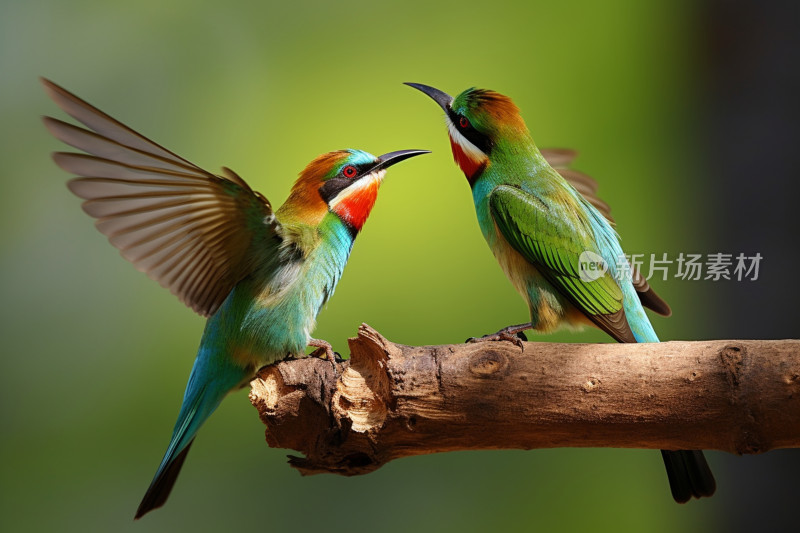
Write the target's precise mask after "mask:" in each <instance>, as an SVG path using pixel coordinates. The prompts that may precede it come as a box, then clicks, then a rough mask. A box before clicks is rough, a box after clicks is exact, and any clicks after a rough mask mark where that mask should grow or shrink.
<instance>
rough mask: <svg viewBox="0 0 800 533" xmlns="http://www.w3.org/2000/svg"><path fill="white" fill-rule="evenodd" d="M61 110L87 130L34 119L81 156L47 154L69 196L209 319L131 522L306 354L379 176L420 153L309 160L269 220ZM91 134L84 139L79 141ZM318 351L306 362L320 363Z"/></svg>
mask: <svg viewBox="0 0 800 533" xmlns="http://www.w3.org/2000/svg"><path fill="white" fill-rule="evenodd" d="M42 83H43V84H44V87H45V90H46V91H47V93H48V94H49V95H50V97H51V98H52V99H53V100H54V101H55V102H56V104H58V105H59V106H60V107H61V109H63V110H64V111H65V112H66V113H68V114H69V115H71V116H72V117H73V118H75V119H76V120H78V121H79V122H81V123H83V124H84V125H85V126H87V127H88V128H89V129H88V130H87V129H83V128H80V127H76V126H73V125H71V124H68V123H66V122H62V121H60V120H57V119H54V118H51V117H45V118H44V122H45V125H46V126H47V128H48V129H49V130H50V132H51V133H52V134H53V135H54V136H55V137H57V138H58V139H60V140H61V141H63V142H65V143H66V144H69V145H71V146H73V147H75V148H77V149H79V150H82V151H84V152H87V154H79V153H63V152H58V153H55V154H53V159H54V160H55V162H56V163H57V164H58V166H60V167H61V168H62V169H64V170H66V171H67V172H71V173H73V174H77V175H78V176H81V177H78V178H75V179H73V180H71V181H70V182H69V189H70V190H71V191H72V192H73V193H75V194H76V195H77V196H79V197H81V198H83V199H84V200H85V202H84V203H83V209H84V211H86V212H87V213H88V214H89V215H91V216H92V217H94V218H96V219H97V222H96V226H97V228H98V229H99V230H100V231H101V232H102V233H103V234H105V235H106V236H107V237H108V239H109V241H110V242H111V244H113V245H114V246H116V247H117V248H119V250H120V252H121V253H122V256H123V257H125V258H126V259H127V260H129V261H131V262H132V263H133V264H134V265H135V266H136V268H137V269H139V270H141V271H143V272H145V273H146V274H147V275H148V276H150V277H151V278H152V279H154V280H156V281H158V282H159V283H160V284H161V285H162V286H164V287H166V288H168V289H169V290H170V291H171V292H172V293H173V294H175V295H176V296H177V297H178V298H179V299H180V300H181V301H182V302H183V303H185V304H186V305H188V306H189V307H191V308H192V309H193V310H194V311H196V312H197V313H199V314H201V315H203V316H205V317H208V322H207V323H206V326H205V330H204V332H203V337H202V339H201V341H200V349H199V351H198V354H197V358H196V359H195V362H194V366H193V368H192V372H191V375H190V376H189V383H188V384H187V386H186V392H185V393H184V398H183V404H182V405H181V409H180V413H179V415H178V421H177V423H176V424H175V429H174V431H173V434H172V438H171V439H170V442H169V446H168V448H167V451H166V453H165V455H164V458H163V460H162V461H161V464H160V465H159V467H158V470H157V472H156V474H155V477H154V478H153V481H152V483H151V484H150V487H149V488H148V489H147V493H146V494H145V496H144V498H143V499H142V502H141V504H140V505H139V508H138V510H137V511H136V518H140V517H142V516H143V515H144V514H145V513H147V512H149V511H151V510H153V509H155V508H157V507H160V506H161V505H163V504H164V502H165V501H166V499H167V497H168V496H169V493H170V491H171V490H172V486H173V484H174V483H175V480H176V478H177V475H178V472H179V471H180V468H181V466H182V464H183V461H184V459H185V458H186V454H187V453H188V452H189V449H190V447H191V445H192V442H193V441H194V438H195V435H196V433H197V430H198V429H199V428H200V426H201V425H202V424H203V422H204V421H205V420H206V419H207V418H208V417H209V415H211V413H212V412H214V410H215V409H216V408H217V406H218V405H219V403H220V402H221V401H222V399H223V398H224V397H225V395H226V394H228V392H230V391H232V390H234V389H237V388H239V387H241V386H242V385H244V384H246V383H247V382H248V381H249V380H250V379H252V378H253V376H254V375H255V373H256V371H257V370H258V369H259V368H260V367H262V366H264V365H268V364H270V363H274V362H276V361H280V360H282V359H284V358H286V357H287V356H294V357H303V356H305V350H306V346H312V347H317V348H318V350H317V352H320V353H324V354H325V355H326V356H327V357H328V358H329V359H330V360H331V361H333V358H334V353H333V350H332V348H331V345H330V344H328V343H327V342H325V341H322V340H318V339H313V338H311V332H312V331H313V330H314V326H315V323H316V317H317V314H318V313H319V311H320V309H321V308H322V306H323V305H324V304H325V302H327V301H328V299H329V298H330V296H331V295H332V294H333V291H334V288H335V287H336V283H337V282H338V281H339V278H340V277H341V275H342V271H343V270H344V267H345V264H346V263H347V259H348V256H349V255H350V250H351V248H352V246H353V241H354V240H355V238H356V235H358V233H359V231H361V228H362V227H363V226H364V222H365V221H366V220H367V217H368V216H369V213H370V211H371V210H372V206H373V205H374V204H375V199H376V197H377V194H378V188H379V187H380V185H381V182H382V181H383V178H384V175H385V174H386V169H387V168H388V167H390V166H391V165H394V164H395V163H399V162H400V161H403V160H404V159H408V158H409V157H413V156H416V155H420V154H424V153H428V152H427V151H425V150H401V151H398V152H391V153H388V154H384V155H382V156H380V157H374V156H372V155H370V154H368V153H366V152H362V151H360V150H340V151H337V152H330V153H327V154H323V155H321V156H319V157H317V158H316V159H314V160H313V161H312V162H311V163H309V165H308V166H307V167H306V168H305V170H303V172H301V173H300V177H299V178H298V179H297V181H296V182H295V184H294V186H293V187H292V190H291V193H290V194H289V198H288V199H287V200H286V203H284V204H283V205H282V206H281V207H280V208H279V209H278V210H277V211H273V209H272V206H271V205H270V203H269V202H268V201H267V200H266V198H264V197H263V196H262V195H261V194H259V193H257V192H255V191H253V190H252V189H251V188H250V187H249V186H248V185H247V183H245V181H244V180H243V179H242V178H240V177H239V176H238V175H237V174H236V173H234V172H233V171H232V170H230V169H228V168H223V169H222V173H221V174H220V175H215V174H212V173H210V172H207V171H205V170H203V169H201V168H200V167H198V166H196V165H194V164H192V163H190V162H189V161H187V160H186V159H183V158H182V157H180V156H178V155H176V154H174V153H172V152H170V151H168V150H166V149H164V148H162V147H161V146H159V145H157V144H155V143H154V142H152V141H150V140H149V139H147V138H145V137H144V136H142V135H140V134H138V133H137V132H135V131H133V130H132V129H130V128H128V127H127V126H125V125H123V124H122V123H120V122H118V121H116V120H114V119H113V118H111V117H109V116H108V115H106V114H105V113H103V112H101V111H100V110H98V109H96V108H94V107H92V106H91V105H89V104H88V103H86V102H84V101H83V100H81V99H80V98H78V97H77V96H75V95H73V94H71V93H69V92H67V91H66V90H64V89H63V88H61V87H59V86H58V85H56V84H54V83H52V82H50V81H48V80H42ZM90 130H91V131H90ZM317 352H315V353H317Z"/></svg>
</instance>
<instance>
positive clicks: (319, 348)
mask: <svg viewBox="0 0 800 533" xmlns="http://www.w3.org/2000/svg"><path fill="white" fill-rule="evenodd" d="M308 345H309V346H311V347H313V348H316V350H314V351H313V352H312V353H311V356H312V357H321V358H323V359H327V360H328V361H330V363H331V365H332V366H333V371H334V372H336V362H337V356H338V355H339V354H338V353H336V352H334V351H333V346H331V343H329V342H328V341H323V340H321V339H310V340H309V341H308ZM338 360H339V361H341V360H342V358H341V356H339V357H338Z"/></svg>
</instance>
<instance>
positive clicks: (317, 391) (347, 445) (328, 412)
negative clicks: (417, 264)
mask: <svg viewBox="0 0 800 533" xmlns="http://www.w3.org/2000/svg"><path fill="white" fill-rule="evenodd" d="M349 344H350V351H351V359H350V360H349V361H346V362H344V363H338V364H337V365H336V367H337V370H336V373H334V369H333V366H332V365H331V364H330V363H329V362H328V361H324V360H322V359H318V358H306V359H298V360H292V361H284V362H281V363H278V364H276V365H271V366H268V367H265V368H263V369H261V370H260V371H259V373H258V375H257V377H256V378H255V379H254V380H253V381H252V382H251V384H250V385H251V387H252V390H251V392H250V401H251V402H252V403H253V405H254V406H255V407H256V408H257V409H258V412H259V414H260V416H261V419H262V421H263V422H264V423H265V424H266V426H267V431H266V435H267V443H268V444H269V445H270V446H272V447H279V448H291V449H293V450H297V451H299V452H301V453H303V454H304V455H305V458H301V457H291V456H290V463H291V464H292V466H294V467H295V468H298V469H299V470H300V471H301V472H302V473H303V474H315V473H320V472H333V473H338V474H342V475H356V474H364V473H367V472H371V471H373V470H375V469H377V468H379V467H381V466H382V465H384V464H385V463H387V462H389V461H391V460H392V459H397V458H399V457H407V456H411V455H420V454H426V453H435V452H446V451H453V450H476V449H499V448H516V449H532V448H553V447H561V446H572V447H584V446H589V447H617V448H655V449H659V448H663V449H673V450H674V449H714V450H722V451H726V452H731V453H736V454H745V453H761V452H765V451H768V450H771V449H775V448H789V447H800V341H798V340H778V341H774V340H767V341H756V340H751V341H740V340H722V341H693V342H662V343H656V344H555V343H539V342H537V343H532V342H528V343H525V344H524V351H522V350H520V348H519V347H518V346H515V345H513V344H512V343H510V342H485V343H478V344H459V345H446V346H420V347H413V346H404V345H400V344H394V343H392V342H389V341H387V340H386V339H385V338H383V337H382V336H381V335H380V334H379V333H378V332H377V331H375V330H374V329H372V328H371V327H369V326H367V325H366V324H364V325H362V326H361V327H360V328H359V331H358V337H356V338H353V339H350V340H349Z"/></svg>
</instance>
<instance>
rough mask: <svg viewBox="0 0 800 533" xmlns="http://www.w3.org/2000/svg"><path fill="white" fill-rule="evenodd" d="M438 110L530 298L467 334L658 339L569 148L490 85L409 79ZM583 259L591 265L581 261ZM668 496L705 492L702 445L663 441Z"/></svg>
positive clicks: (500, 248)
mask: <svg viewBox="0 0 800 533" xmlns="http://www.w3.org/2000/svg"><path fill="white" fill-rule="evenodd" d="M407 85H410V86H411V87H414V88H415V89H418V90H420V91H422V92H423V93H425V94H427V95H428V96H429V97H431V98H432V99H433V100H434V101H435V102H436V103H437V104H439V106H441V108H442V109H443V110H444V112H445V120H446V122H447V129H448V133H449V136H450V144H451V147H452V150H453V157H454V159H455V161H456V163H457V164H458V166H459V167H460V168H461V170H462V171H463V172H464V175H465V176H466V178H467V181H468V182H469V185H470V187H471V188H472V198H473V200H474V202H475V210H476V212H477V215H478V224H479V225H480V228H481V231H482V232H483V236H484V238H485V239H486V241H487V243H488V244H489V247H490V248H491V250H492V253H494V256H495V257H496V258H497V261H498V262H499V263H500V266H501V267H502V269H503V272H505V274H506V276H507V277H508V279H509V280H510V281H511V283H512V284H513V285H514V288H515V289H516V290H517V292H519V293H520V295H521V296H522V298H523V299H524V300H525V302H526V303H527V304H528V307H529V309H530V316H531V321H530V322H529V323H526V324H519V325H514V326H509V327H507V328H504V329H502V330H500V331H499V332H497V333H495V334H493V335H487V336H485V337H483V338H482V339H471V340H509V341H511V342H514V343H517V344H519V345H521V341H520V339H519V338H518V337H517V336H516V335H517V334H518V333H521V332H522V331H524V330H526V329H535V330H538V331H542V332H549V331H553V330H554V329H556V328H557V327H559V326H562V325H572V326H578V327H580V326H583V325H593V326H595V327H598V328H600V329H601V330H603V331H605V332H606V333H608V334H609V335H611V336H612V337H613V338H614V339H616V340H617V341H618V342H658V337H657V336H656V333H655V331H654V330H653V327H652V325H651V324H650V321H649V320H648V318H647V315H646V314H645V311H644V308H643V306H647V307H649V308H651V309H653V310H654V311H656V312H658V313H660V314H663V315H667V316H668V315H669V314H670V309H669V306H668V305H667V304H666V303H665V302H664V301H663V300H662V299H661V298H659V297H658V296H657V295H656V294H655V292H654V291H653V290H652V289H651V288H650V286H649V284H648V283H647V281H646V280H645V279H644V278H643V277H642V276H641V275H639V273H638V272H636V271H635V270H631V269H630V267H629V265H628V262H627V260H625V259H624V254H623V252H622V248H621V247H620V243H619V237H618V235H617V233H616V231H615V229H614V226H613V220H612V219H611V217H610V215H609V208H608V205H607V204H605V203H604V202H603V201H602V200H600V199H599V198H597V196H596V194H595V193H596V190H597V186H596V183H595V182H594V180H592V179H591V178H589V177H588V176H586V175H584V174H581V173H579V172H575V171H572V170H570V169H567V168H559V170H556V169H555V168H554V166H555V167H566V165H568V164H569V162H570V160H571V159H572V158H573V157H574V155H575V154H574V153H573V152H570V151H568V150H561V151H553V152H549V153H547V152H545V153H543V152H541V151H539V149H538V148H537V147H536V145H535V144H534V142H533V139H532V138H531V135H530V132H529V131H528V128H527V126H526V125H525V122H524V121H523V120H522V117H521V116H520V112H519V109H518V108H517V106H516V105H515V104H514V103H513V102H512V101H511V99H510V98H508V97H507V96H504V95H502V94H499V93H497V92H494V91H489V90H481V89H474V88H473V89H468V90H466V91H464V92H462V93H461V94H460V95H458V96H457V97H455V98H453V97H452V96H450V95H448V94H447V93H444V92H442V91H440V90H438V89H435V88H433V87H429V86H427V85H422V84H418V83H408V84H407ZM589 263H593V264H594V269H590V268H586V265H588V264H589ZM661 453H662V457H663V459H664V464H665V466H666V468H667V474H668V476H669V482H670V488H671V491H672V496H673V497H674V498H675V501H677V502H680V503H683V502H686V501H688V500H689V499H691V498H692V497H695V498H700V497H702V496H711V495H712V494H713V493H714V490H715V489H716V483H715V481H714V477H713V475H712V474H711V470H710V469H709V467H708V463H707V462H706V460H705V457H704V456H703V452H702V451H696V450H692V451H689V450H681V451H667V450H662V452H661Z"/></svg>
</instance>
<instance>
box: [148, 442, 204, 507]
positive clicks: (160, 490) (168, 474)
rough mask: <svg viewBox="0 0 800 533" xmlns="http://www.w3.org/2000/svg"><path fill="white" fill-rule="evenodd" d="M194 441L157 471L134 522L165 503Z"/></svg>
mask: <svg viewBox="0 0 800 533" xmlns="http://www.w3.org/2000/svg"><path fill="white" fill-rule="evenodd" d="M193 442H194V439H192V440H191V441H189V444H187V445H186V447H185V448H184V449H183V451H181V452H180V453H179V454H178V455H177V456H176V457H175V459H174V460H173V461H172V462H170V463H169V464H168V465H167V467H166V468H164V469H163V470H159V471H158V473H157V474H156V477H155V478H154V479H153V482H152V483H150V487H149V488H148V489H147V492H146V493H145V495H144V498H142V503H140V504H139V508H138V509H136V517H135V518H134V519H135V520H138V519H140V518H141V517H143V516H144V515H146V514H147V513H149V512H150V511H152V510H153V509H158V508H159V507H161V506H162V505H164V503H165V502H166V501H167V498H168V497H169V493H170V492H172V487H173V486H174V485H175V480H176V479H178V474H179V473H180V471H181V467H182V466H183V461H184V460H185V459H186V454H188V453H189V449H190V448H191V447H192V443H193Z"/></svg>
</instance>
